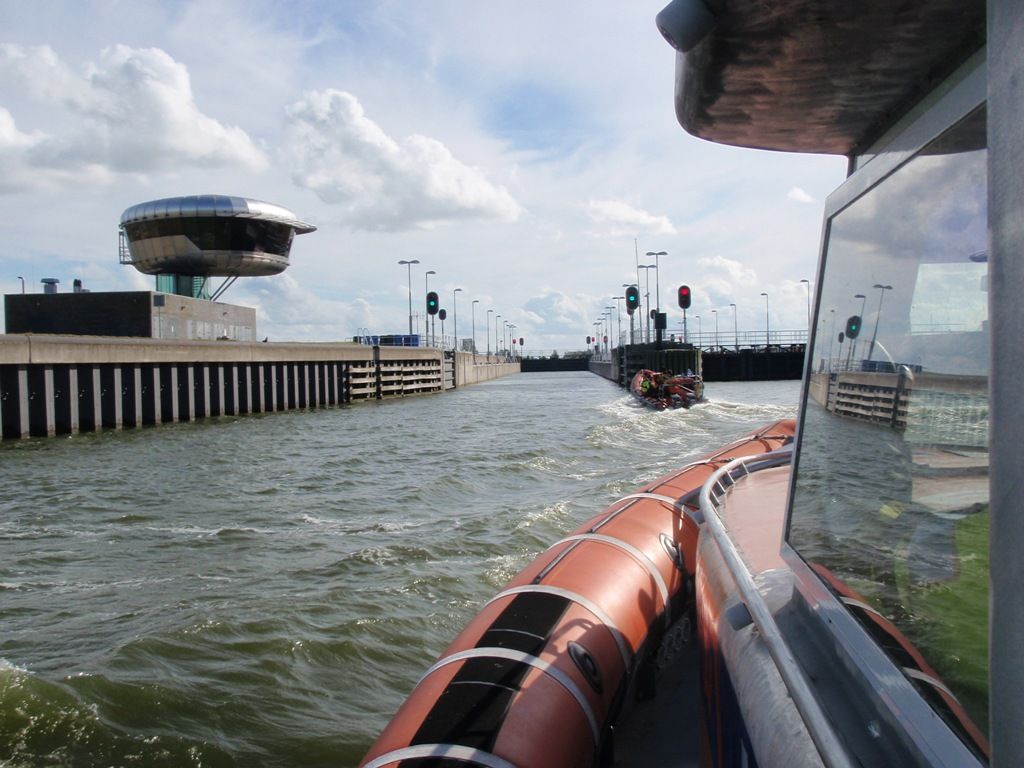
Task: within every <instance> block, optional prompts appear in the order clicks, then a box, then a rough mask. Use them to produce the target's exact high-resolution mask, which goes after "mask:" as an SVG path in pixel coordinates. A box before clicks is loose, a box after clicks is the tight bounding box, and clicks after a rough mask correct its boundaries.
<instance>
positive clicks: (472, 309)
mask: <svg viewBox="0 0 1024 768" xmlns="http://www.w3.org/2000/svg"><path fill="white" fill-rule="evenodd" d="M479 303H480V299H473V303H472V304H470V305H469V312H470V315H471V317H472V318H473V365H476V305H477V304H479Z"/></svg>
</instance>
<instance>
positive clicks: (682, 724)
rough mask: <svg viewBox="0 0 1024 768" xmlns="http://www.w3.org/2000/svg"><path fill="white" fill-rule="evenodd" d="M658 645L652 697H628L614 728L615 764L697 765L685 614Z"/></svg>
mask: <svg viewBox="0 0 1024 768" xmlns="http://www.w3.org/2000/svg"><path fill="white" fill-rule="evenodd" d="M684 625H685V626H684ZM662 648H663V650H662V652H661V654H659V662H660V663H659V667H660V669H659V671H658V677H657V689H656V693H655V696H654V698H652V699H648V700H646V701H634V702H632V705H631V708H630V709H628V710H627V711H626V712H625V713H624V715H623V717H622V719H621V720H620V721H619V724H618V725H617V726H616V728H615V756H614V760H613V761H612V766H614V768H650V766H655V765H656V766H659V768H697V766H698V765H700V742H699V728H698V723H699V719H700V713H699V703H700V695H699V692H700V674H699V671H698V654H697V639H696V635H695V634H694V632H693V631H692V628H691V627H689V625H688V624H687V623H686V620H685V619H684V620H680V621H678V622H676V624H675V625H673V627H672V628H671V629H670V630H669V632H668V634H667V636H666V638H665V641H664V642H663V643H662Z"/></svg>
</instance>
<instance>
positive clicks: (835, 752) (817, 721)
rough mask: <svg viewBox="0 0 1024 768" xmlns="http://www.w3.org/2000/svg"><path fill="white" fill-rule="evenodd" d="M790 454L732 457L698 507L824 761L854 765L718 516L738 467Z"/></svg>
mask: <svg viewBox="0 0 1024 768" xmlns="http://www.w3.org/2000/svg"><path fill="white" fill-rule="evenodd" d="M790 456H791V453H790V452H789V451H786V452H771V453H761V454H757V455H756V456H742V457H740V458H738V459H734V460H733V461H730V462H729V463H728V464H726V465H725V466H724V467H721V468H720V469H718V470H716V471H715V473H714V474H712V475H711V477H709V478H708V479H707V481H706V482H705V483H704V485H703V487H702V488H701V489H700V509H701V512H702V513H703V514H704V520H705V524H706V527H707V530H708V531H709V532H710V533H711V536H712V537H713V538H714V540H715V543H716V544H717V545H718V549H719V550H720V551H721V553H722V557H723V558H724V559H725V562H726V566H727V567H728V568H729V571H730V572H731V573H732V576H733V578H734V579H735V580H736V586H737V587H738V588H739V591H740V595H741V597H742V599H743V603H744V605H745V606H746V609H747V612H748V613H749V614H750V617H751V618H752V619H753V621H754V624H755V625H756V626H757V629H758V631H759V632H760V633H761V638H762V639H763V640H764V644H765V646H767V648H768V652H769V653H770V654H771V657H772V659H773V660H774V661H775V666H776V667H777V668H778V670H779V674H780V675H781V676H782V680H783V682H785V684H786V687H787V688H788V690H789V693H790V695H791V696H792V697H793V702H794V703H795V704H796V708H797V710H798V711H799V712H800V715H801V716H802V717H803V719H804V724H805V726H806V727H807V730H808V732H809V733H810V735H811V739H812V740H813V741H814V744H815V746H816V747H817V749H818V754H819V755H821V759H822V761H823V762H824V763H825V765H827V766H830V768H853V762H852V761H851V760H850V757H849V755H848V754H847V752H846V748H845V747H844V746H843V745H842V742H841V741H840V740H839V737H838V736H837V735H836V733H835V730H834V729H833V728H832V725H831V723H829V721H828V718H827V717H826V716H825V713H824V711H823V710H822V708H821V705H820V704H819V703H818V700H817V698H816V697H815V695H814V693H813V691H811V688H810V686H809V685H808V683H807V680H806V678H805V677H804V674H803V672H802V671H801V669H800V666H799V665H798V664H797V661H796V658H795V657H794V656H793V653H792V651H790V649H789V645H788V644H787V643H786V641H785V639H784V638H783V637H782V632H781V631H780V630H779V626H778V624H776V623H775V617H774V616H772V613H771V611H770V610H769V608H768V606H767V604H766V603H765V601H764V598H763V597H762V595H761V592H760V590H758V588H757V586H756V585H755V584H754V578H753V576H751V574H750V571H749V570H748V568H747V566H746V564H745V563H744V562H743V560H742V558H741V557H740V554H739V552H738V551H737V549H736V545H735V544H733V542H732V540H731V539H730V538H729V535H728V533H727V532H726V530H725V524H724V523H723V522H722V519H721V518H720V517H719V516H718V509H717V508H716V503H717V501H718V499H719V498H720V497H721V496H722V495H724V493H725V491H726V489H727V488H728V487H730V486H732V485H733V484H734V483H735V482H736V480H737V479H738V478H736V477H733V472H734V471H735V470H738V469H742V470H743V472H744V474H750V473H751V472H756V471H758V470H760V469H767V468H769V467H777V466H781V465H783V464H788V463H789V461H790ZM758 463H759V466H756V467H750V466H748V465H752V464H758ZM725 478H728V482H727V483H726V482H723V481H724V480H725ZM716 489H717V490H716Z"/></svg>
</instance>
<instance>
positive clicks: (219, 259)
mask: <svg viewBox="0 0 1024 768" xmlns="http://www.w3.org/2000/svg"><path fill="white" fill-rule="evenodd" d="M315 229H316V227H314V226H313V225H311V224H307V223H305V222H303V221H300V220H299V219H297V218H296V217H295V214H293V213H292V212H291V211H289V210H287V209H285V208H282V207H280V206H278V205H272V204H271V203H264V202H261V201H259V200H250V199H248V198H244V197H227V196H225V195H192V196H188V197H170V198H167V199H164V200H152V201H150V202H148V203H139V204H138V205H133V206H132V207H131V208H129V209H128V210H126V211H125V212H124V213H123V214H122V215H121V223H120V228H119V231H120V247H119V254H118V255H119V259H120V261H121V263H122V264H130V265H131V266H133V267H135V268H136V269H137V270H139V271H140V272H142V273H144V274H147V275H154V276H156V286H155V287H156V290H155V291H116V292H91V291H87V290H84V289H82V287H81V281H79V280H76V281H75V292H74V293H59V292H58V290H57V283H58V282H59V281H58V280H57V279H55V278H46V279H44V280H43V283H44V285H45V287H46V290H45V291H44V293H29V294H25V293H22V294H10V295H7V296H4V315H5V326H6V331H7V333H9V334H12V333H37V334H38V333H43V334H63V335H68V334H70V335H92V336H133V337H148V338H155V339H175V340H179V341H181V340H192V341H206V340H227V341H250V342H251V341H254V340H255V339H256V335H257V334H256V310H255V309H253V308H252V307H242V306H237V305H233V304H225V303H222V302H220V301H218V299H219V298H220V297H221V296H222V295H223V293H224V291H225V290H227V289H228V288H229V287H230V286H231V284H232V283H234V281H235V280H237V279H238V278H239V277H249V276H253V277H259V276H265V275H276V274H279V273H281V272H283V271H284V270H285V269H287V268H288V255H289V253H290V251H291V247H292V240H294V238H295V235H296V234H299V235H302V234H305V233H307V232H313V231H314V230H315ZM211 278H224V280H223V282H221V283H220V285H218V286H216V287H213V286H211V284H210V280H211Z"/></svg>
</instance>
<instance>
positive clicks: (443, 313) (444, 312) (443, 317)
mask: <svg viewBox="0 0 1024 768" xmlns="http://www.w3.org/2000/svg"><path fill="white" fill-rule="evenodd" d="M437 316H438V317H439V318H441V321H442V322H444V321H445V320H447V319H448V310H446V309H441V310H438V313H437Z"/></svg>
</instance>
